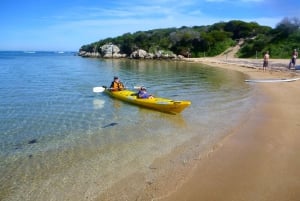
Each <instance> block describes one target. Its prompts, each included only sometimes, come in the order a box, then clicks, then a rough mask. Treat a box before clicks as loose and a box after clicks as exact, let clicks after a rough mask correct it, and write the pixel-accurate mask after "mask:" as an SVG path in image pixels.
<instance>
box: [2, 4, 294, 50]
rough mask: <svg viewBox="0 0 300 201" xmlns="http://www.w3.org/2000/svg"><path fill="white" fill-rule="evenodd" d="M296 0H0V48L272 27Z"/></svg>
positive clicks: (290, 13)
mask: <svg viewBox="0 0 300 201" xmlns="http://www.w3.org/2000/svg"><path fill="white" fill-rule="evenodd" d="M299 15H300V3H299V1H298V0H293V1H291V0H285V1H284V0H181V1H180V0H151V1H149V0H148V1H138V0H107V1H104V0H0V27H1V32H0V33H1V35H0V36H1V37H0V50H24V51H30V50H54V51H77V50H78V49H79V48H80V47H81V46H82V45H85V44H90V43H92V42H95V41H98V40H101V39H105V38H107V37H116V36H119V35H122V34H124V33H128V32H130V33H134V32H136V31H147V30H151V29H156V28H169V27H181V26H194V25H198V26H199V25H211V24H214V23H217V22H221V21H224V22H227V21H229V20H243V21H246V22H250V21H254V22H257V23H259V24H260V25H267V26H271V27H275V26H276V25H277V23H279V22H280V21H281V20H282V19H283V18H284V17H298V18H300V16H299Z"/></svg>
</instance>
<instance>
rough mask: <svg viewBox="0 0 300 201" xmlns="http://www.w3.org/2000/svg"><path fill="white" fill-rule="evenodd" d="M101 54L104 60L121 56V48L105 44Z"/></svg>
mask: <svg viewBox="0 0 300 201" xmlns="http://www.w3.org/2000/svg"><path fill="white" fill-rule="evenodd" d="M100 49H101V54H102V56H103V57H104V58H112V57H116V56H117V55H119V52H120V48H119V47H118V46H116V45H113V44H105V45H103V46H101V47H100Z"/></svg>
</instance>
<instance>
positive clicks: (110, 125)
mask: <svg viewBox="0 0 300 201" xmlns="http://www.w3.org/2000/svg"><path fill="white" fill-rule="evenodd" d="M117 124H118V123H110V124H107V125H105V126H102V128H107V127H112V126H115V125H117Z"/></svg>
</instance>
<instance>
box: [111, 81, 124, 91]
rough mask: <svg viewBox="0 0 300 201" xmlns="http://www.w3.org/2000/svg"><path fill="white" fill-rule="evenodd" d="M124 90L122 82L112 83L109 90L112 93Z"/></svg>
mask: <svg viewBox="0 0 300 201" xmlns="http://www.w3.org/2000/svg"><path fill="white" fill-rule="evenodd" d="M123 89H124V85H123V83H122V82H115V81H113V82H112V83H111V85H110V90H112V91H121V90H123Z"/></svg>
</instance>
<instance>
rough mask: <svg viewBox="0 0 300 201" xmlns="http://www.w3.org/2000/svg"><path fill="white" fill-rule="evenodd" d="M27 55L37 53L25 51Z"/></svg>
mask: <svg viewBox="0 0 300 201" xmlns="http://www.w3.org/2000/svg"><path fill="white" fill-rule="evenodd" d="M24 53H26V54H35V51H24Z"/></svg>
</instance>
